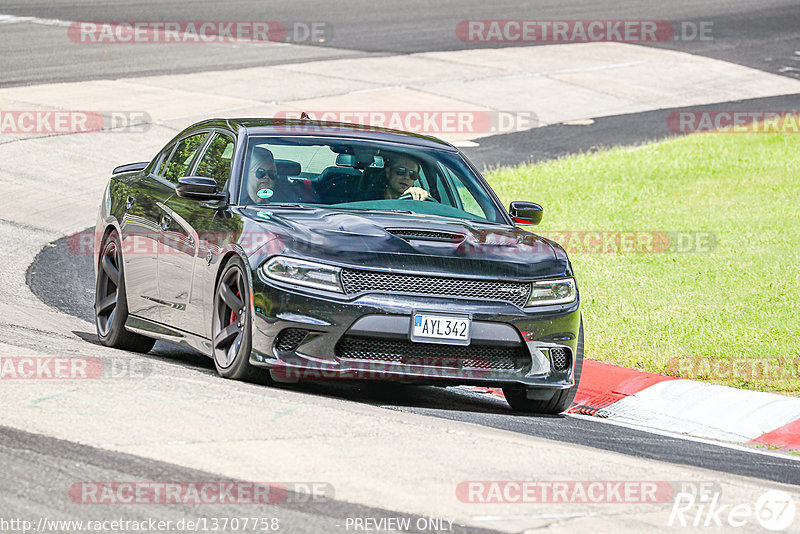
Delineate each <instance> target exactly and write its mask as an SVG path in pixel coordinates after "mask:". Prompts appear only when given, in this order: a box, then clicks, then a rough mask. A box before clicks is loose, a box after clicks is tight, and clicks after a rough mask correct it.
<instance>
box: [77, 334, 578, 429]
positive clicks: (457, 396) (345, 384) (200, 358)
mask: <svg viewBox="0 0 800 534" xmlns="http://www.w3.org/2000/svg"><path fill="white" fill-rule="evenodd" d="M72 333H73V334H74V335H76V336H77V337H79V338H81V339H82V340H84V341H86V342H87V343H91V344H93V345H98V346H101V344H100V341H99V340H98V338H97V334H96V333H95V332H81V331H77V330H74V331H73V332H72ZM131 355H132V356H136V357H141V358H146V359H149V360H158V361H159V362H162V363H168V364H171V365H176V366H179V367H187V368H191V369H194V370H196V371H201V372H204V373H208V374H211V375H215V374H216V370H215V369H214V362H213V361H212V360H211V359H210V358H208V357H206V356H204V355H202V354H200V353H198V352H195V351H193V350H191V349H187V348H183V347H180V346H178V345H175V344H172V343H168V342H164V341H158V342H157V343H156V345H155V347H153V349H152V350H151V351H150V352H149V353H147V354H140V353H131ZM220 380H223V379H222V378H220ZM253 383H255V384H259V385H262V386H265V387H273V388H278V389H285V390H287V391H295V392H298V393H303V394H306V395H314V396H320V397H328V398H336V399H342V400H348V401H352V402H359V403H362V404H369V405H371V406H379V407H383V408H387V409H395V410H399V411H413V412H415V413H425V412H441V411H445V412H471V413H480V414H494V415H504V416H514V417H536V418H553V417H563V416H547V415H529V414H521V413H517V412H514V411H513V410H511V408H510V407H509V406H508V404H507V403H506V401H505V400H504V399H503V398H502V397H500V396H497V395H492V394H488V393H483V392H479V391H476V390H472V389H470V388H465V387H454V386H449V387H437V386H429V385H424V384H407V383H399V382H392V381H387V380H306V381H301V382H297V383H294V384H282V383H276V382H273V381H272V380H271V379H270V377H269V373H267V372H266V371H265V372H263V373H261V374H260V375H259V376H258V377H257V378H256V379H255V380H253Z"/></svg>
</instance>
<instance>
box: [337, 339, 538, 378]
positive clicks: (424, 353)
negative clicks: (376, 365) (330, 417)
mask: <svg viewBox="0 0 800 534" xmlns="http://www.w3.org/2000/svg"><path fill="white" fill-rule="evenodd" d="M336 356H337V357H339V358H346V359H348V360H362V361H374V362H375V361H377V362H386V363H400V364H406V365H425V366H433V367H451V368H456V369H489V370H495V371H520V370H522V369H524V368H525V367H526V365H527V364H528V363H529V362H530V357H529V356H528V355H527V353H526V351H525V349H524V347H522V346H518V347H492V346H482V345H469V346H460V345H442V344H437V343H414V342H411V341H405V340H397V339H378V338H370V337H361V336H344V337H343V338H342V339H340V340H339V342H338V343H337V344H336Z"/></svg>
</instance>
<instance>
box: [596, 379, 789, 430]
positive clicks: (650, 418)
mask: <svg viewBox="0 0 800 534" xmlns="http://www.w3.org/2000/svg"><path fill="white" fill-rule="evenodd" d="M598 415H600V416H601V417H608V418H612V419H614V420H616V421H624V422H628V423H631V424H639V425H645V426H648V427H652V428H657V429H661V430H666V431H671V432H676V433H678V434H687V435H691V436H695V437H699V438H710V439H717V440H722V441H731V442H735V443H744V442H747V441H750V440H752V439H755V438H757V437H759V436H762V435H764V434H766V433H767V432H771V431H772V430H775V429H776V428H780V427H782V426H785V425H787V424H789V423H791V422H792V421H794V420H796V419H798V418H800V399H797V398H792V397H785V396H782V395H776V394H774V393H763V392H760V391H749V390H742V389H736V388H731V387H727V386H719V385H715V384H707V383H705V382H698V381H696V380H666V381H664V382H659V383H657V384H654V385H652V386H650V387H648V388H646V389H644V390H642V391H640V392H639V393H636V394H635V395H630V396H628V397H625V398H624V399H622V400H620V401H619V402H616V403H614V404H612V405H611V406H608V407H607V408H603V409H602V410H600V411H598Z"/></svg>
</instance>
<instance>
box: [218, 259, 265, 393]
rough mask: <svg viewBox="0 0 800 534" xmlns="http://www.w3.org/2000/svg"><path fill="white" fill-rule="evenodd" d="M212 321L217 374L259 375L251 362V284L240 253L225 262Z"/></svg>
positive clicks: (238, 377)
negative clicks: (239, 255)
mask: <svg viewBox="0 0 800 534" xmlns="http://www.w3.org/2000/svg"><path fill="white" fill-rule="evenodd" d="M211 320H212V325H211V344H212V349H211V350H212V352H213V357H214V367H216V369H217V373H219V375H220V376H221V377H223V378H230V379H233V380H248V381H252V380H255V379H256V378H258V377H259V375H261V374H262V373H261V372H260V371H259V369H257V368H255V367H253V366H252V365H251V364H250V349H251V347H252V329H253V325H252V320H251V318H250V286H249V285H248V282H247V276H246V274H245V266H244V262H243V261H242V260H241V259H240V258H239V257H238V256H234V257H233V258H232V259H231V260H230V261H229V262H228V263H227V264H226V265H225V267H224V269H223V271H222V275H221V276H220V277H219V282H218V283H217V287H216V288H215V290H214V310H213V313H212V319H211Z"/></svg>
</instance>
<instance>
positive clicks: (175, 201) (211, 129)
mask: <svg viewBox="0 0 800 534" xmlns="http://www.w3.org/2000/svg"><path fill="white" fill-rule="evenodd" d="M541 217H542V208H541V206H539V205H538V204H534V203H531V202H512V203H511V205H510V209H509V210H508V211H506V210H505V209H504V208H503V206H502V204H501V203H500V201H499V200H498V199H497V197H496V196H495V194H494V193H493V192H492V190H491V188H490V187H489V185H488V184H487V183H486V181H485V180H484V179H483V178H482V176H481V175H480V173H479V172H478V171H477V170H476V169H475V168H474V167H473V166H472V164H471V163H470V162H469V161H468V160H467V159H466V158H465V157H464V156H463V155H462V154H461V153H460V152H459V151H458V150H457V149H456V148H454V147H453V146H452V145H450V144H448V143H445V142H443V141H441V140H438V139H435V138H433V137H427V136H421V135H415V134H410V133H405V132H400V131H393V130H385V129H379V128H370V127H364V126H359V125H349V124H339V123H323V122H312V121H306V120H299V121H291V120H268V119H236V120H233V119H227V120H225V119H216V120H209V121H204V122H201V123H198V124H195V125H193V126H191V127H189V128H187V129H186V130H184V131H183V132H181V133H180V134H179V135H177V136H176V137H175V138H174V139H173V140H171V141H170V142H169V143H167V145H166V146H165V147H164V148H163V149H162V150H161V151H160V152H159V153H158V154H157V155H156V156H155V157H154V158H153V159H152V161H150V162H144V163H134V164H129V165H123V166H121V167H118V168H116V169H115V170H114V173H113V176H112V177H111V179H110V181H109V184H108V187H107V189H106V191H105V194H104V198H103V200H102V203H101V205H100V213H99V216H98V220H97V226H96V231H97V236H96V237H97V239H96V250H95V254H96V258H95V260H96V261H95V268H96V274H97V277H96V278H97V286H96V298H95V306H94V308H95V314H96V323H97V333H98V336H99V337H100V340H101V341H102V343H103V344H105V345H107V346H111V347H117V348H121V349H127V350H135V351H148V350H150V349H151V348H152V347H153V344H154V343H155V340H156V339H161V340H166V341H170V342H173V343H177V344H180V345H183V346H186V347H190V348H192V349H195V350H198V351H200V352H202V353H204V354H207V355H208V356H210V357H212V358H213V360H214V365H215V366H216V369H217V371H218V372H219V374H220V375H222V376H223V377H226V378H234V379H250V378H253V377H254V376H255V375H256V373H259V372H262V373H263V370H264V369H266V370H268V373H269V379H270V380H274V381H278V382H297V381H300V380H327V379H360V380H392V381H398V382H410V383H418V384H420V383H421V384H430V385H441V386H449V385H456V384H465V385H476V386H492V387H502V389H503V392H504V394H505V397H506V399H507V400H508V402H509V404H510V405H511V406H512V408H514V409H516V410H519V411H525V412H540V413H558V412H561V411H563V410H565V409H567V408H568V407H569V406H570V403H571V402H572V399H573V398H574V396H575V390H576V389H577V387H578V380H579V378H580V373H581V365H582V360H583V326H582V321H581V315H580V306H579V296H578V289H577V286H576V283H575V279H574V275H573V271H572V266H571V264H570V262H569V259H568V258H567V254H566V253H565V252H564V249H563V248H562V247H560V246H559V245H558V244H556V243H554V242H552V241H549V240H547V239H544V238H542V237H540V236H537V235H536V234H534V233H531V232H529V231H527V230H524V229H522V228H521V226H526V225H535V224H537V223H538V222H539V221H540V220H541Z"/></svg>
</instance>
